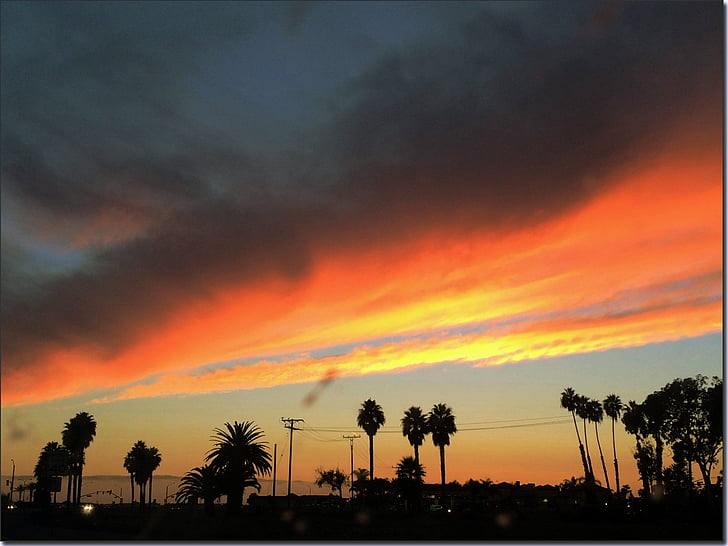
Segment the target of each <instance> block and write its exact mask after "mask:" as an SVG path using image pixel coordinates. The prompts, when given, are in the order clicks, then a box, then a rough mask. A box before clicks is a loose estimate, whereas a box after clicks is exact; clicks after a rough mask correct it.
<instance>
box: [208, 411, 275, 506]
mask: <svg viewBox="0 0 728 546" xmlns="http://www.w3.org/2000/svg"><path fill="white" fill-rule="evenodd" d="M213 432H214V433H215V434H213V436H212V437H211V440H212V441H213V442H214V443H215V447H214V448H212V449H211V450H210V451H209V452H208V453H207V455H206V456H205V460H206V461H210V466H212V467H213V468H214V469H215V470H216V471H217V472H218V473H219V474H220V476H221V477H222V481H223V487H224V490H225V493H226V494H227V510H228V512H229V513H236V512H239V511H240V507H241V506H242V504H243V494H244V492H245V487H247V486H250V485H252V486H255V484H257V483H258V481H257V479H256V475H257V474H269V473H270V471H271V454H270V453H269V452H268V448H267V447H266V446H267V442H264V441H262V438H263V431H262V430H261V429H260V428H258V427H257V426H256V425H255V423H253V422H251V421H244V422H243V423H238V422H237V421H235V422H234V423H233V424H232V425H231V424H230V423H225V428H224V429H221V428H216V429H214V430H213ZM259 487H260V484H258V488H259Z"/></svg>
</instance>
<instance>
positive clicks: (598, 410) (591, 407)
mask: <svg viewBox="0 0 728 546" xmlns="http://www.w3.org/2000/svg"><path fill="white" fill-rule="evenodd" d="M586 406H587V413H588V419H589V421H591V422H592V423H594V434H595V435H596V438H597V446H598V447H599V457H600V458H601V460H602V469H603V470H604V480H605V481H606V483H607V489H609V490H610V491H611V490H612V488H611V487H610V485H609V474H607V465H606V464H605V463H604V453H603V452H602V443H601V442H600V441H599V427H598V425H599V424H600V423H601V422H602V420H603V419H604V411H603V410H602V405H601V404H600V403H599V400H589V401H588V402H587V404H586Z"/></svg>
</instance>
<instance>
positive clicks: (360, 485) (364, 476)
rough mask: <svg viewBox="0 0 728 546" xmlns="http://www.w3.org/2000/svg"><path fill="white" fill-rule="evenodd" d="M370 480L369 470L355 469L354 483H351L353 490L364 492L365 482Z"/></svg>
mask: <svg viewBox="0 0 728 546" xmlns="http://www.w3.org/2000/svg"><path fill="white" fill-rule="evenodd" d="M367 480H369V471H368V470H367V469H366V468H357V469H355V470H354V483H352V484H351V490H352V492H355V493H357V494H358V493H362V492H363V491H364V489H365V484H366V482H367Z"/></svg>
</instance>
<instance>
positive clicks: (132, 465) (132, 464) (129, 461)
mask: <svg viewBox="0 0 728 546" xmlns="http://www.w3.org/2000/svg"><path fill="white" fill-rule="evenodd" d="M138 443H139V442H137V444H138ZM142 443H143V442H142ZM134 447H136V444H134ZM134 447H132V448H131V450H129V452H128V453H127V454H126V456H125V457H124V468H125V469H126V471H127V472H128V473H129V481H130V482H131V503H132V504H134V483H135V482H134V475H135V474H136V471H137V458H136V454H135V452H134Z"/></svg>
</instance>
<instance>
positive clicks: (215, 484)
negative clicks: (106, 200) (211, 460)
mask: <svg viewBox="0 0 728 546" xmlns="http://www.w3.org/2000/svg"><path fill="white" fill-rule="evenodd" d="M220 485H221V484H220V476H219V475H218V474H217V472H216V471H215V469H214V468H213V467H211V466H210V465H205V466H197V467H195V468H193V469H192V470H190V471H189V472H187V473H186V474H185V475H184V476H183V477H182V479H181V480H180V487H179V489H177V493H176V494H175V501H176V502H186V503H189V504H197V500H198V499H202V501H203V502H204V506H205V513H206V514H207V515H212V514H213V513H214V512H215V500H217V499H218V498H219V497H220V495H221V494H222V493H221V491H220Z"/></svg>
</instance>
